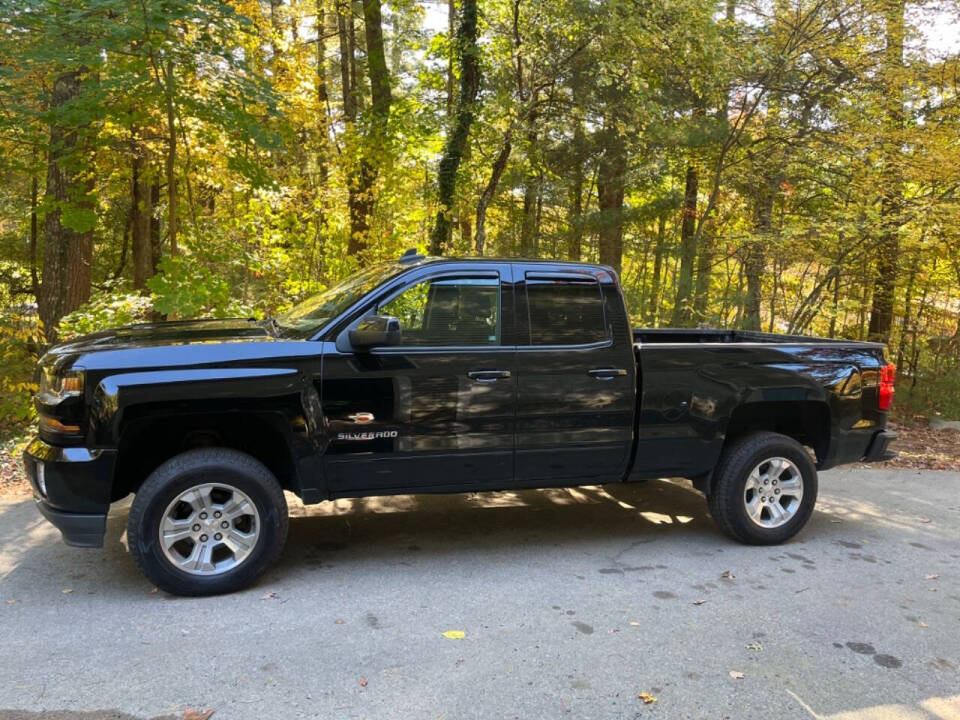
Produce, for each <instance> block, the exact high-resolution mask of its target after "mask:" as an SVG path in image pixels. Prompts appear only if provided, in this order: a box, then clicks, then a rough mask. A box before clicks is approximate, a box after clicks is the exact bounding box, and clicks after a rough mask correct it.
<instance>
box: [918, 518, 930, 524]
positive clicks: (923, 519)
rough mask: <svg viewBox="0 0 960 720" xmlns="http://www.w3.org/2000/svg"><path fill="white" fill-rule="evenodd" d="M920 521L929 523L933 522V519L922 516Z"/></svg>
mask: <svg viewBox="0 0 960 720" xmlns="http://www.w3.org/2000/svg"><path fill="white" fill-rule="evenodd" d="M920 522H922V523H928V522H932V521H931V520H930V518H920Z"/></svg>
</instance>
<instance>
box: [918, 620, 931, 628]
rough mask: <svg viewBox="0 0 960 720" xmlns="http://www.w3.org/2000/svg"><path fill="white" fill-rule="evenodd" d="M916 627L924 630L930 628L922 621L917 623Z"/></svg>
mask: <svg viewBox="0 0 960 720" xmlns="http://www.w3.org/2000/svg"><path fill="white" fill-rule="evenodd" d="M917 625H919V626H920V627H924V628H925V627H930V626H929V625H927V624H926V623H925V622H924V621H923V620H921V621H920V622H918V623H917Z"/></svg>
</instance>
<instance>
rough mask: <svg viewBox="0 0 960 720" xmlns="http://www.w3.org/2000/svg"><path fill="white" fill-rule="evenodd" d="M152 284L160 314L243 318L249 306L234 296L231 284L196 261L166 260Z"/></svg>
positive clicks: (152, 279)
mask: <svg viewBox="0 0 960 720" xmlns="http://www.w3.org/2000/svg"><path fill="white" fill-rule="evenodd" d="M148 285H149V286H150V289H151V290H152V291H153V307H154V308H155V309H156V311H157V312H159V313H163V314H164V315H172V316H175V317H186V318H192V317H238V316H239V317H243V316H250V315H252V312H251V310H250V309H249V307H244V306H243V305H242V303H241V302H240V301H239V300H238V299H237V298H236V297H234V293H233V289H232V288H231V286H230V283H229V281H228V280H227V278H225V277H224V276H223V275H221V274H217V273H215V272H212V271H211V270H210V269H209V268H207V267H205V266H204V265H200V264H198V263H197V262H196V261H195V260H194V259H192V258H165V259H164V261H163V263H162V264H161V268H160V272H159V273H158V274H157V275H155V276H153V277H152V278H151V279H150V280H149V282H148Z"/></svg>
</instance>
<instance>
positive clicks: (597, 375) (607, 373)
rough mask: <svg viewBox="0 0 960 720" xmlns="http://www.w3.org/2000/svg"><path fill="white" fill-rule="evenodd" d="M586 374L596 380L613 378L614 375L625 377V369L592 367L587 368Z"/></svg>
mask: <svg viewBox="0 0 960 720" xmlns="http://www.w3.org/2000/svg"><path fill="white" fill-rule="evenodd" d="M587 374H588V375H590V377H592V378H594V379H596V380H613V379H614V378H615V377H625V376H626V374H627V371H626V370H624V369H623V368H594V369H593V370H587Z"/></svg>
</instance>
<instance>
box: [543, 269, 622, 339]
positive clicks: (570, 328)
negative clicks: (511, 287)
mask: <svg viewBox="0 0 960 720" xmlns="http://www.w3.org/2000/svg"><path fill="white" fill-rule="evenodd" d="M525 286H526V295H527V298H526V299H527V303H526V304H527V315H528V318H527V320H528V323H529V325H528V327H529V330H530V338H529V344H530V345H589V344H593V343H599V342H603V341H605V340H608V339H609V335H608V332H607V325H606V322H605V319H604V309H603V296H602V294H601V292H600V283H599V281H597V279H596V278H591V277H587V276H582V275H573V274H570V275H560V274H552V273H539V272H527V273H526V276H525Z"/></svg>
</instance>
